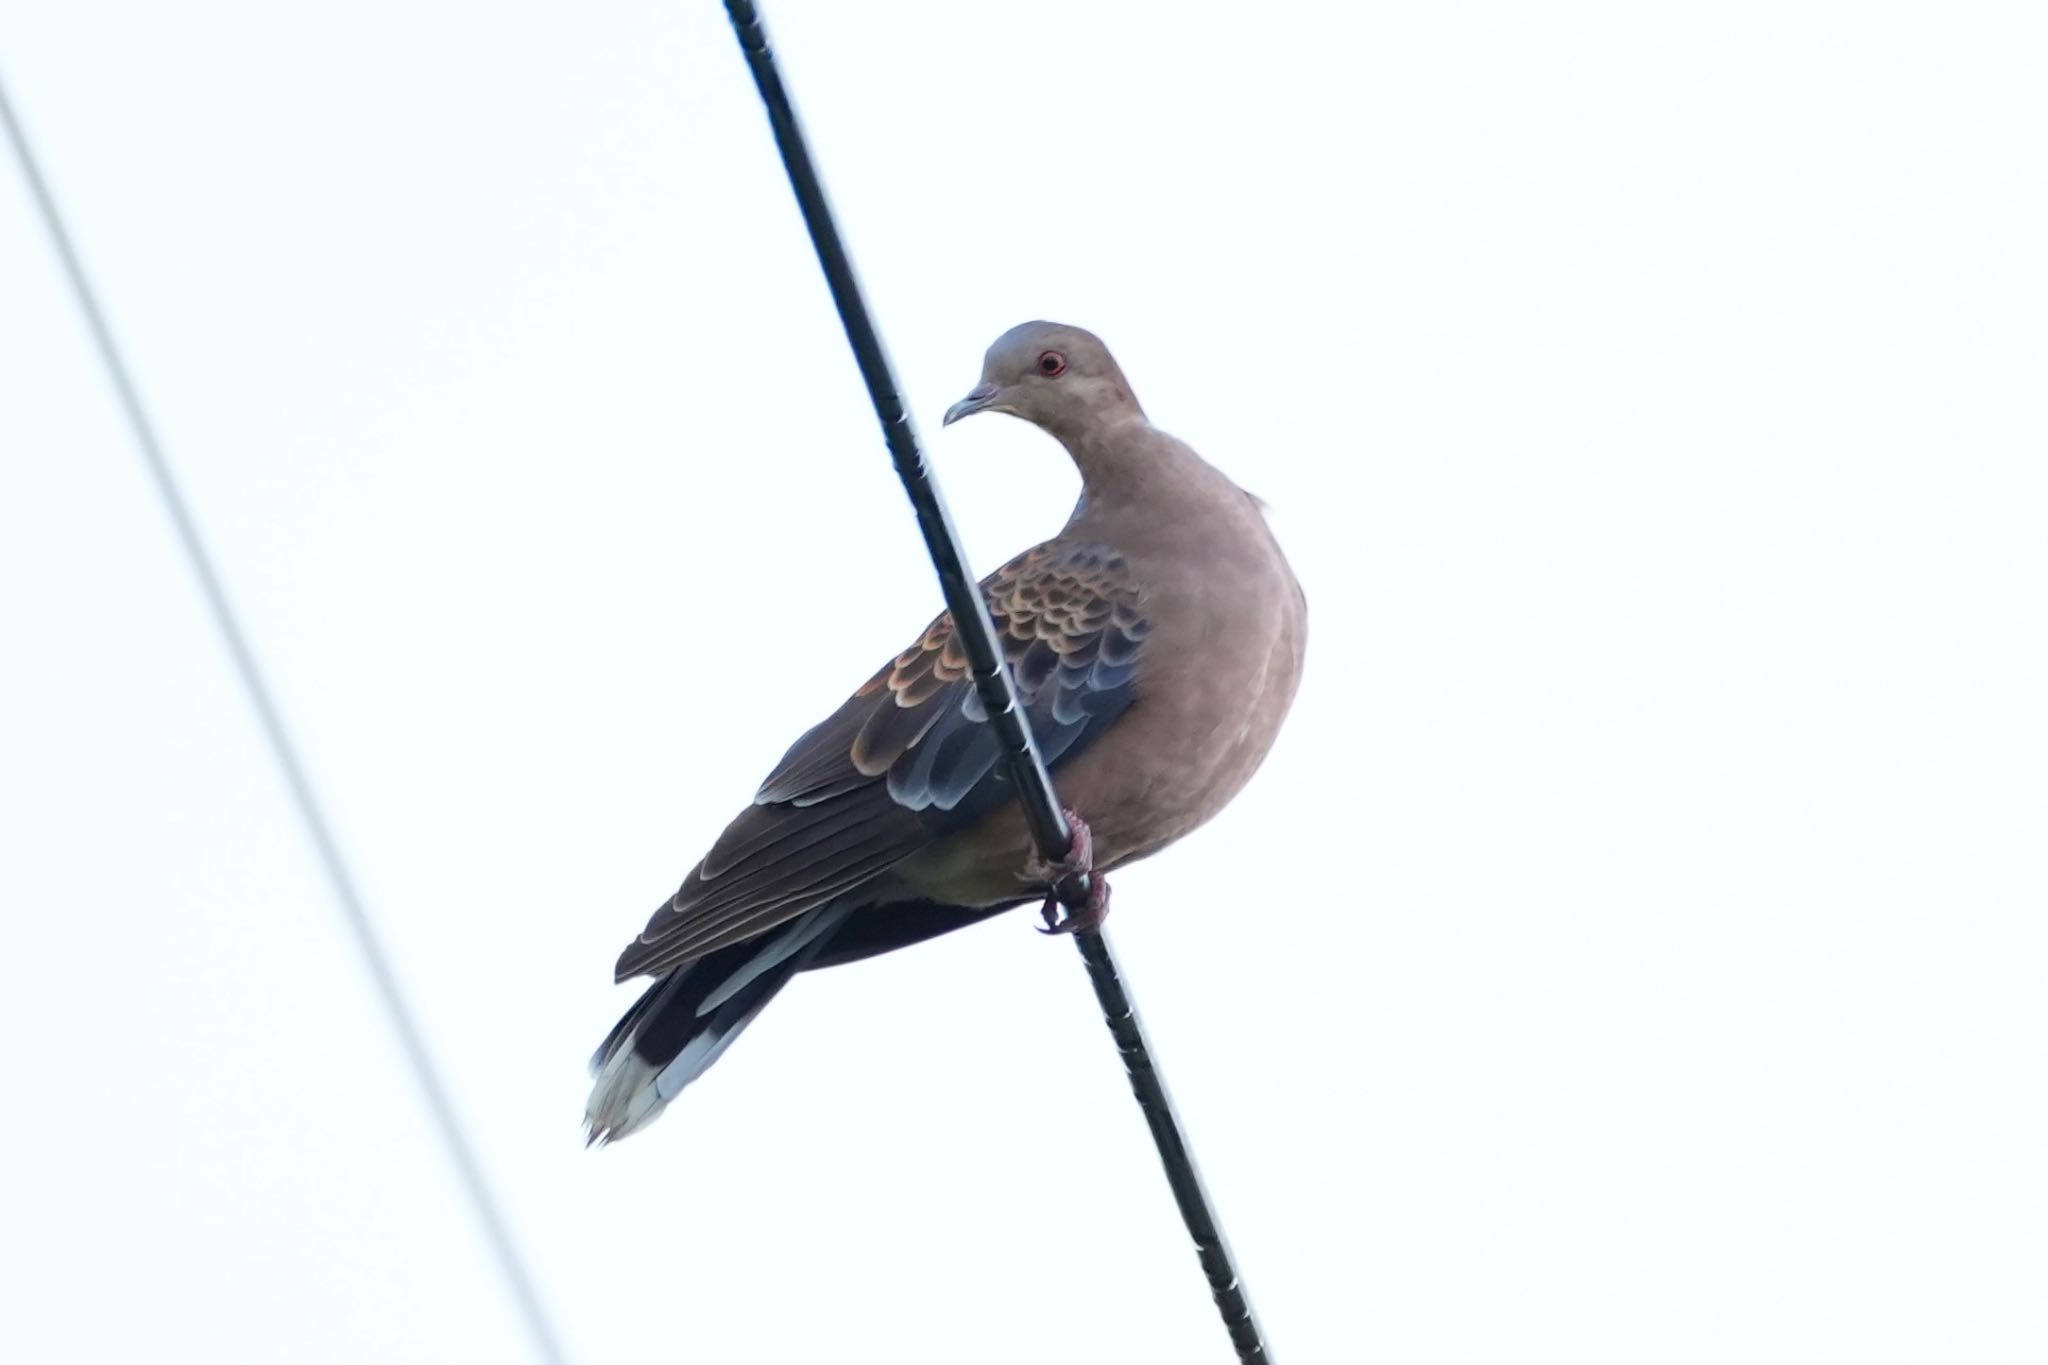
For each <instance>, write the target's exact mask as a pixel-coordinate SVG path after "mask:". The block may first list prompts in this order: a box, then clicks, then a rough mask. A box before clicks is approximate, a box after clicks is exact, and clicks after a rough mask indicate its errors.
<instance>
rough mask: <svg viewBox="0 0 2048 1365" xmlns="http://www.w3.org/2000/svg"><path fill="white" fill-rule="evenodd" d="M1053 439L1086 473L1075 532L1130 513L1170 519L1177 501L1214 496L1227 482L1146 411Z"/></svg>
mask: <svg viewBox="0 0 2048 1365" xmlns="http://www.w3.org/2000/svg"><path fill="white" fill-rule="evenodd" d="M1053 434H1054V435H1056V436H1058V437H1059V438H1060V443H1061V444H1062V445H1064V446H1065V447H1066V448H1067V453H1068V454H1069V455H1071V456H1072V457H1073V460H1074V465H1075V467H1076V468H1078V469H1079V470H1080V471H1081V499H1080V501H1079V502H1078V503H1076V504H1075V505H1074V515H1073V517H1072V518H1071V519H1070V521H1069V526H1070V527H1071V526H1079V525H1081V524H1084V523H1088V522H1093V521H1096V520H1099V519H1102V518H1105V517H1119V516H1121V515H1123V514H1126V513H1130V512H1143V513H1145V514H1147V515H1148V516H1151V517H1162V518H1170V517H1172V516H1173V515H1174V504H1175V503H1176V501H1177V500H1179V499H1181V498H1183V497H1190V496H1201V495H1202V494H1204V493H1210V494H1212V495H1213V490H1212V489H1210V488H1209V485H1210V484H1211V483H1212V482H1213V481H1215V480H1219V479H1222V478H1223V475H1222V474H1220V473H1219V472H1218V471H1217V470H1216V469H1215V468H1214V467H1212V466H1211V465H1210V464H1209V463H1208V462H1207V461H1205V460H1203V459H1202V457H1201V456H1199V455H1197V454H1196V453H1195V452H1194V451H1193V450H1191V449H1189V448H1188V447H1187V446H1186V445H1184V444H1182V443H1181V442H1180V441H1178V440H1176V439H1175V438H1173V437H1172V436H1169V435H1167V434H1166V433H1165V432H1163V431H1161V430H1159V429H1158V428H1157V427H1155V426H1153V425H1152V424H1151V423H1150V422H1148V421H1146V420H1145V415H1144V414H1143V413H1142V412H1137V411H1133V412H1132V413H1130V415H1129V416H1128V417H1124V418H1121V419H1119V420H1114V421H1110V422H1106V423H1104V422H1099V423H1095V424H1092V425H1091V426H1090V427H1089V428H1088V430H1087V431H1086V432H1076V433H1072V434H1068V433H1061V432H1055V433H1053Z"/></svg>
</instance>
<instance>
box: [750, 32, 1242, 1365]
mask: <svg viewBox="0 0 2048 1365" xmlns="http://www.w3.org/2000/svg"><path fill="white" fill-rule="evenodd" d="M725 8H726V12H727V14H729V15H730V16H731V17H732V25H733V30H734V32H735V33H737V34H738V36H739V42H740V50H741V51H742V52H744V53H745V54H746V58H747V66H748V68H749V69H751V70H752V72H753V73H754V84H755V85H756V86H757V87H758V88H759V90H760V92H761V100H762V103H764V104H766V105H767V107H768V122H769V123H770V125H772V126H773V128H774V130H775V145H776V146H777V148H779V149H780V150H781V153H782V164H783V167H784V169H786V170H787V171H788V172H789V183H790V188H791V189H793V190H794V191H795V192H796V200H797V206H798V208H799V209H801V210H802V212H803V218H804V226H805V228H807V229H808V230H809V232H810V234H811V245H812V246H813V247H815V248H816V249H817V253H818V264H819V265H820V266H821V267H822V268H823V269H824V272H825V283H826V284H827V285H828V286H829V287H830V288H831V291H832V301H833V303H834V304H835V305H836V306H837V307H838V309H839V320H840V322H841V323H842V324H843V325H844V326H845V328H846V340H847V342H848V344H850V345H851V346H852V347H853V357H854V361H855V363H856V364H858V365H859V366H860V373H861V378H862V379H863V380H865V381H866V382H867V387H868V396H869V397H870V398H871V399H872V400H873V401H874V405H875V416H876V417H877V418H879V419H880V420H881V423H882V436H883V439H884V440H885V441H886V442H887V443H888V446H889V455H890V458H891V459H892V460H894V462H895V465H896V473H897V475H898V476H899V477H900V478H901V479H902V480H903V489H904V491H905V492H906V493H908V494H909V495H910V505H911V506H912V507H913V508H914V509H916V512H917V524H918V528H919V529H920V530H921V531H923V532H924V540H925V545H926V547H927V548H928V549H929V550H930V551H931V556H932V566H933V567H934V568H935V569H937V570H938V574H939V586H940V588H941V590H943V592H944V593H945V597H946V608H947V610H948V611H950V612H951V613H952V614H953V622H954V631H955V634H956V636H957V637H958V638H959V639H960V641H961V643H962V644H963V645H964V646H965V647H966V650H967V658H968V662H969V664H970V666H971V667H972V668H973V670H974V683H975V687H976V689H977V690H978V691H979V692H980V695H981V701H982V705H983V707H984V708H985V709H986V710H987V712H988V716H989V723H990V724H991V725H993V726H995V728H996V733H997V735H998V737H999V738H1000V739H1001V740H1002V745H1003V751H1004V755H1005V757H1006V758H1007V760H1008V771H1009V775H1010V780H1011V781H1012V783H1013V784H1014V785H1015V786H1016V788H1017V799H1018V800H1019V801H1021V802H1022V803H1023V806H1024V815H1025V818H1026V819H1027V821H1028V822H1029V823H1030V826H1031V834H1032V838H1033V839H1034V840H1035V841H1036V842H1037V844H1038V848H1039V852H1040V854H1041V855H1042V856H1044V857H1045V858H1046V859H1047V860H1048V861H1058V860H1059V859H1061V858H1064V857H1065V856H1066V854H1067V851H1068V849H1069V848H1070V847H1071V845H1072V842H1073V834H1072V831H1071V830H1070V829H1069V828H1068V826H1067V821H1066V817H1065V816H1064V815H1063V814H1062V812H1061V809H1060V803H1059V798H1058V797H1057V796H1056V795H1054V793H1053V787H1052V780H1051V778H1050V777H1048V776H1047V774H1046V771H1045V762H1044V760H1043V759H1042V758H1041V757H1040V756H1039V752H1038V745H1037V742H1036V741H1035V740H1034V739H1033V738H1032V734H1031V725H1030V722H1029V721H1027V720H1026V719H1025V716H1024V712H1023V710H1022V709H1021V708H1020V707H1019V706H1018V705H1017V691H1016V687H1015V685H1014V684H1013V683H1012V682H1011V680H1010V674H1009V670H1008V668H1006V667H1005V666H1004V663H1003V656H1002V654H1001V653H1000V652H999V651H998V650H997V648H996V643H995V626H994V624H993V623H992V622H991V621H990V620H989V614H988V605H987V603H985V602H984V601H983V600H982V596H981V591H980V589H979V588H978V587H977V586H976V584H975V580H974V577H973V575H972V574H971V573H970V572H969V570H968V568H967V560H966V556H965V555H964V554H963V553H962V552H961V549H960V538H959V536H958V535H957V534H955V532H954V530H953V520H952V517H951V516H950V515H949V514H948V513H947V511H946V503H945V499H944V498H943V497H941V496H940V494H939V488H938V484H937V482H936V481H935V480H934V479H933V477H932V473H931V470H930V468H929V466H928V465H927V464H926V463H925V458H924V453H923V452H922V451H921V450H920V449H919V448H918V444H917V434H916V432H914V431H913V430H912V429H911V425H910V415H909V414H908V413H907V412H906V411H905V410H904V407H903V400H902V399H901V398H900V397H898V395H897V386H896V377H895V375H894V374H893V373H892V371H891V370H890V366H889V359H888V356H887V354H886V353H885V352H884V351H883V350H882V340H881V338H880V337H879V336H878V335H877V334H876V332H875V325H874V322H873V321H872V320H871V319H870V318H869V316H868V310H867V304H866V303H865V302H864V301H863V299H862V298H861V292H860V284H859V282H858V281H857V280H856V279H855V278H854V273H853V265H852V262H850V261H849V260H848V259H847V256H846V248H845V246H844V245H843V244H842V243H841V241H840V237H839V229H838V227H837V226H836V225H835V224H834V222H833V218H832V208H831V205H830V204H829V203H828V202H827V201H826V198H825V190H824V187H823V186H822V185H820V184H819V183H818V173H817V170H816V169H815V168H814V167H813V166H812V165H811V155H810V151H809V149H808V148H807V147H806V145H805V143H804V135H803V129H802V128H801V127H800V126H799V125H798V123H797V117H796V109H795V107H794V106H793V105H792V104H791V102H790V98H789V91H788V90H787V89H785V88H784V86H783V83H782V75H781V73H780V72H779V71H778V70H777V69H776V66H775V55H774V53H773V52H771V51H770V50H769V47H768V35H767V32H766V30H765V29H764V28H763V27H762V23H761V16H760V14H759V12H758V11H757V10H756V9H755V7H754V6H753V5H752V4H751V3H749V0H725ZM1061 891H1062V899H1064V900H1068V901H1070V902H1072V903H1076V904H1078V903H1079V902H1080V901H1081V900H1083V899H1085V897H1086V894H1087V885H1086V883H1085V881H1081V880H1080V879H1071V881H1070V884H1069V885H1066V886H1063V887H1062V888H1061ZM1074 942H1075V945H1076V946H1077V947H1078V948H1079V949H1080V951H1081V957H1082V960H1083V961H1084V962H1086V963H1087V964H1088V979H1089V981H1090V983H1091V984H1092V985H1093V986H1094V987H1095V996H1096V999H1097V1000H1098V1001H1100V1002H1101V1005H1102V1014H1103V1018H1104V1019H1105V1020H1107V1021H1108V1024H1109V1031H1110V1034H1111V1036H1113V1037H1114V1038H1115V1039H1116V1044H1117V1049H1118V1051H1119V1052H1121V1053H1122V1054H1123V1059H1124V1067H1125V1070H1126V1071H1127V1072H1128V1073H1129V1075H1130V1080H1131V1091H1132V1093H1133V1094H1135V1095H1136V1096H1137V1100H1138V1107H1139V1108H1140V1109H1142V1110H1143V1111H1144V1114H1145V1123H1146V1126H1148V1127H1149V1128H1150V1129H1151V1130H1152V1140H1153V1142H1154V1144H1155V1145H1156V1146H1157V1147H1158V1149H1159V1160H1160V1164H1161V1165H1163V1166H1164V1167H1165V1168H1166V1179H1167V1183H1168V1184H1169V1185H1171V1186H1172V1188H1173V1197H1174V1202H1175V1203H1177V1204H1178V1205H1179V1206H1180V1213H1181V1219H1182V1221H1183V1222H1185V1223H1186V1224H1187V1229H1188V1234H1189V1235H1190V1236H1191V1237H1193V1238H1194V1240H1195V1253H1196V1255H1197V1256H1198V1257H1199V1258H1200V1260H1201V1263H1202V1273H1203V1274H1204V1275H1205V1276H1206V1277H1207V1278H1208V1281H1209V1289H1210V1291H1211V1292H1212V1293H1213V1294H1214V1295H1215V1297H1216V1307H1217V1311H1218V1312H1220V1313H1221V1314H1222V1316H1223V1323H1224V1327H1225V1328H1226V1329H1227V1330H1228V1331H1229V1333H1230V1340H1231V1344H1232V1345H1233V1346H1235V1347H1236V1348H1237V1357H1238V1359H1239V1360H1240V1361H1270V1360H1271V1359H1272V1356H1271V1354H1270V1353H1269V1352H1268V1351H1267V1350H1266V1344H1265V1340H1264V1338H1263V1336H1262V1335H1261V1333H1260V1331H1259V1324H1258V1319H1257V1318H1256V1317H1255V1316H1254V1315H1253V1313H1252V1306H1251V1300H1250V1299H1249V1297H1248V1296H1247V1295H1246V1293H1245V1288H1244V1281H1243V1280H1242V1279H1241V1278H1240V1277H1239V1276H1238V1273H1237V1266H1236V1263H1235V1262H1234V1261H1233V1260H1232V1258H1231V1254H1230V1244H1229V1243H1228V1242H1227V1241H1226V1240H1224V1236H1223V1230H1222V1228H1221V1227H1220V1226H1219V1225H1218V1223H1217V1221H1216V1215H1215V1212H1214V1210H1212V1209H1211V1208H1210V1206H1209V1197H1208V1194H1207V1192H1206V1191H1205V1190H1204V1189H1203V1188H1202V1177H1201V1174H1200V1172H1198V1171H1197V1170H1196V1169H1195V1161H1194V1156H1193V1154H1192V1153H1191V1152H1190V1151H1189V1150H1188V1143H1187V1137H1186V1135H1185V1134H1184V1133H1183V1132H1182V1131H1181V1125H1180V1119H1179V1117H1178V1116H1177V1115H1176V1114H1175V1113H1174V1108H1173V1101H1172V1099H1171V1098H1170V1097H1169V1096H1168V1095H1167V1093H1166V1083H1165V1082H1164V1081H1163V1080H1162V1079H1161V1078H1160V1075H1159V1069H1158V1068H1157V1067H1156V1066H1155V1065H1154V1064H1153V1062H1152V1052H1151V1045H1150V1043H1149V1041H1148V1040H1147V1038H1146V1036H1145V1028H1144V1025H1143V1024H1142V1023H1141V1022H1140V1021H1139V1018H1138V1012H1137V1008H1136V1007H1135V1006H1134V1005H1133V1004H1132V1003H1131V997H1130V993H1129V992H1128V991H1127V990H1126V989H1125V987H1124V984H1123V977H1122V974H1121V973H1120V972H1119V970H1118V968H1117V963H1116V958H1115V956H1114V955H1113V954H1112V953H1111V952H1110V947H1109V940H1108V939H1107V938H1105V937H1104V936H1103V935H1102V934H1101V933H1100V932H1099V931H1096V930H1085V931H1083V932H1081V933H1078V934H1076V935H1075V936H1074Z"/></svg>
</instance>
